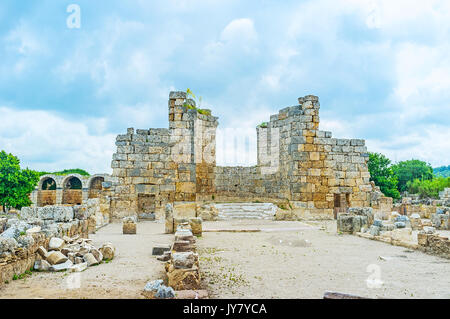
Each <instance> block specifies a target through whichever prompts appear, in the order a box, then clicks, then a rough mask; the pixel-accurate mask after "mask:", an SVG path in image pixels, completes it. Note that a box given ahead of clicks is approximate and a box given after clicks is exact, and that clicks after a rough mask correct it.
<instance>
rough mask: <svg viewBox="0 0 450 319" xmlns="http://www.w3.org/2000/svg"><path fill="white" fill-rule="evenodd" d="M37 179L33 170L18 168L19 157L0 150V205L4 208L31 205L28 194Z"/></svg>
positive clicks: (37, 176)
mask: <svg viewBox="0 0 450 319" xmlns="http://www.w3.org/2000/svg"><path fill="white" fill-rule="evenodd" d="M38 181H39V174H38V173H37V172H35V171H32V170H29V169H28V168H27V169H21V168H20V161H19V159H18V158H17V157H16V156H14V155H12V154H7V153H6V152H5V151H1V152H0V205H1V206H3V211H5V210H6V208H11V207H14V208H18V209H20V208H22V207H24V206H29V205H31V200H30V198H29V194H30V193H31V192H32V191H33V189H34V188H35V187H36V185H37V183H38Z"/></svg>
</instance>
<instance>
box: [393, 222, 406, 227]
mask: <svg viewBox="0 0 450 319" xmlns="http://www.w3.org/2000/svg"><path fill="white" fill-rule="evenodd" d="M394 226H395V227H396V228H405V227H406V224H405V222H395V223H394Z"/></svg>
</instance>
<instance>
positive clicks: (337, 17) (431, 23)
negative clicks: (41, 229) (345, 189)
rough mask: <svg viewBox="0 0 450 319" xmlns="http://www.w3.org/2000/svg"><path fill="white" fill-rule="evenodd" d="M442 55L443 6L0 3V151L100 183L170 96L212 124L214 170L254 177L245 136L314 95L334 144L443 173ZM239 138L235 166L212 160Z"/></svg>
mask: <svg viewBox="0 0 450 319" xmlns="http://www.w3.org/2000/svg"><path fill="white" fill-rule="evenodd" d="M70 4H77V5H79V7H80V9H81V15H80V16H81V27H80V28H79V29H77V28H73V29H70V28H68V27H67V23H66V20H67V18H68V17H69V15H70V13H68V12H67V10H66V9H67V7H68V6H69V5H70ZM448 52H450V2H449V1H446V0H443V1H437V0H436V1H404V0H399V1H387V0H379V1H373V0H315V1H298V0H296V1H267V0H266V1H234V0H230V1H208V0H191V1H143V0H130V1H126V2H125V1H118V0H116V1H114V0H108V1H106V0H97V1H84V0H83V1H81V0H80V1H75V0H71V1H62V0H58V1H57V0H53V1H50V0H48V1H39V2H38V1H33V0H28V1H27V0H22V1H8V0H6V1H2V2H1V4H0V149H5V150H6V151H8V152H12V153H14V154H15V155H17V156H19V157H20V158H21V160H22V164H23V165H25V166H29V167H30V168H33V169H39V170H60V169H65V168H73V167H79V168H84V169H87V170H88V171H90V172H91V173H94V172H110V162H111V156H112V153H113V152H114V151H115V146H114V141H115V136H116V135H117V134H121V133H123V132H125V130H126V128H127V127H135V128H150V127H167V125H168V124H167V117H168V116H167V98H168V94H169V91H171V90H185V89H186V88H188V87H189V88H191V89H192V90H193V91H194V92H195V93H196V94H197V95H201V96H202V97H203V105H202V106H203V107H207V108H211V109H212V111H213V114H214V115H216V116H219V123H220V126H219V127H220V130H219V133H218V134H219V136H218V145H217V146H218V154H217V156H218V164H227V165H231V164H247V165H251V164H254V163H255V161H256V153H255V152H256V145H255V137H256V133H255V126H256V125H258V124H259V123H261V122H263V121H267V120H268V119H269V116H270V115H271V114H274V113H276V112H277V111H278V110H279V109H281V108H283V107H286V106H291V105H295V104H296V100H297V98H298V97H299V96H304V95H307V94H314V95H317V96H319V98H320V102H321V129H322V130H330V131H332V132H333V136H334V137H340V138H363V139H366V143H367V146H368V148H369V150H370V151H377V152H382V153H384V154H386V155H387V156H388V157H390V158H391V159H392V160H393V161H399V160H404V159H410V158H413V157H414V158H418V159H421V160H425V161H427V162H429V163H431V164H432V165H433V166H439V165H448V164H450V163H449V157H450V125H449V118H450V54H448ZM243 136H245V137H246V138H247V139H248V140H249V142H250V146H249V147H245V148H244V149H243V150H239V151H238V152H237V153H238V154H239V155H240V156H238V158H236V156H234V155H236V150H235V149H232V148H230V147H229V146H227V147H225V148H224V147H221V146H223V145H224V144H223V143H224V142H223V141H224V139H225V137H226V138H227V139H230V138H231V139H240V138H242V137H243ZM231 144H232V143H228V144H226V145H231ZM233 154H234V155H233Z"/></svg>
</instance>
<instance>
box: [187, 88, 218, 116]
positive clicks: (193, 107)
mask: <svg viewBox="0 0 450 319" xmlns="http://www.w3.org/2000/svg"><path fill="white" fill-rule="evenodd" d="M192 102H194V103H192ZM196 105H198V107H197V106H196ZM201 105H202V97H201V96H199V97H198V98H197V97H196V96H195V94H194V92H192V90H191V89H189V88H188V89H187V90H186V102H184V104H183V106H184V107H187V108H188V109H191V110H197V112H198V113H200V114H204V115H211V111H210V110H207V109H201V108H200V106H201Z"/></svg>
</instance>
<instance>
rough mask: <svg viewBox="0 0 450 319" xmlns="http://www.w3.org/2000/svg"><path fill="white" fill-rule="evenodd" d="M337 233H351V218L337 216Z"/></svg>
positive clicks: (346, 215)
mask: <svg viewBox="0 0 450 319" xmlns="http://www.w3.org/2000/svg"><path fill="white" fill-rule="evenodd" d="M337 231H338V232H342V233H350V234H351V233H353V216H351V215H348V214H338V216H337Z"/></svg>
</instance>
